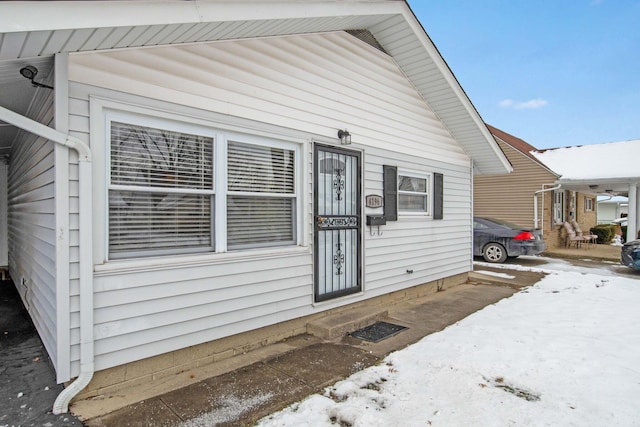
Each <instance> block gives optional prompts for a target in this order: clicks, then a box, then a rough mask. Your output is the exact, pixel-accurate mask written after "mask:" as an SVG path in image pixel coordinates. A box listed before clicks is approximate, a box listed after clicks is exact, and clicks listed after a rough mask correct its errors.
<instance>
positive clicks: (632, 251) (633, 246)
mask: <svg viewBox="0 0 640 427" xmlns="http://www.w3.org/2000/svg"><path fill="white" fill-rule="evenodd" d="M620 263H621V264H623V265H626V266H627V267H631V268H633V269H634V270H638V271H640V240H633V241H631V242H627V243H625V244H624V245H623V246H622V252H621V253H620Z"/></svg>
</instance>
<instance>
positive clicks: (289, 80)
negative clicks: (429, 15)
mask: <svg viewBox="0 0 640 427" xmlns="http://www.w3.org/2000/svg"><path fill="white" fill-rule="evenodd" d="M36 73H37V74H36ZM32 82H33V84H32ZM339 136H340V137H341V138H339ZM0 150H2V153H3V154H4V155H5V156H6V163H7V167H6V168H4V169H0V172H2V171H5V172H6V175H4V176H0V187H2V188H0V195H2V194H3V192H5V193H6V199H7V202H6V207H7V214H6V216H2V215H0V218H2V219H3V220H6V224H5V227H6V228H5V229H4V230H6V231H5V232H4V234H2V236H1V242H0V247H3V248H5V249H6V251H7V254H8V261H7V264H8V268H9V271H10V274H11V277H12V279H13V281H14V283H15V284H16V287H17V288H18V290H19V292H20V294H21V296H22V299H23V301H24V303H25V306H26V307H27V308H28V310H29V313H30V315H31V317H32V319H33V321H34V323H35V325H36V328H37V330H38V332H39V334H40V336H41V338H42V340H43V342H44V344H45V347H46V349H47V351H48V353H49V355H50V356H51V360H52V362H53V364H54V366H55V369H56V372H57V378H58V381H59V382H68V381H71V380H73V379H74V378H76V379H75V380H73V381H71V382H70V384H69V386H68V387H67V388H66V389H65V391H64V392H63V393H62V394H61V395H60V396H59V398H58V400H57V401H56V406H55V408H54V411H56V412H63V411H66V410H67V405H68V404H69V401H70V399H72V398H73V397H74V396H76V395H77V394H78V393H80V392H82V391H83V390H100V389H109V388H113V387H118V386H129V385H131V384H134V383H135V382H136V381H150V378H152V376H153V378H157V377H158V375H160V374H166V375H170V374H171V373H172V372H176V371H177V370H178V369H181V368H184V367H188V366H193V365H194V364H200V363H206V362H211V361H213V360H217V358H219V357H223V356H224V355H225V354H226V355H228V354H231V353H233V351H236V350H237V348H239V347H240V348H248V347H252V346H255V345H259V344H260V343H264V342H266V341H268V340H270V339H276V338H280V339H282V338H286V337H288V336H292V335H295V334H298V333H304V332H305V329H304V325H305V319H309V318H313V317H314V316H316V317H317V316H319V315H322V314H323V313H327V312H329V311H337V310H343V309H346V308H351V307H353V306H356V305H358V304H365V303H372V301H380V302H379V304H382V303H383V302H384V301H389V300H385V299H384V298H386V297H388V296H389V295H390V294H394V293H401V294H409V293H408V290H411V289H419V288H420V287H421V286H427V285H428V284H433V283H438V284H441V283H443V282H444V281H449V282H447V283H451V284H455V283H462V282H463V281H464V280H465V279H466V275H467V272H468V271H470V270H471V269H472V256H471V254H472V226H471V224H472V181H473V175H474V174H495V173H507V172H509V171H510V165H509V163H508V161H507V160H506V158H505V157H504V155H503V154H502V152H501V151H500V149H499V148H498V147H497V145H496V143H495V141H494V139H493V137H492V136H491V134H490V133H489V131H488V130H487V128H486V127H485V125H484V124H483V121H482V119H481V118H480V117H479V115H478V113H477V112H476V110H475V109H474V107H473V105H472V104H471V102H470V101H469V99H468V98H467V96H466V95H465V93H464V92H463V90H462V89H461V87H460V86H459V84H458V83H457V81H456V79H455V77H454V76H453V74H452V72H451V70H450V69H449V68H448V67H447V64H446V63H445V62H444V60H443V59H442V57H441V56H440V55H439V53H438V51H437V50H436V48H435V46H434V45H433V43H432V42H431V40H430V39H429V37H428V36H427V34H426V33H425V31H424V29H423V28H422V26H421V24H420V23H419V22H418V21H417V20H416V17H415V16H414V14H413V13H412V11H411V10H410V8H409V6H408V4H407V3H406V2H404V1H397V0H365V1H363V0H358V1H355V0H354V1H350V0H345V1H329V0H318V1H305V2H301V1H293V0H288V1H287V0H280V1H271V2H264V1H258V0H256V1H219V0H197V1H162V0H156V1H154V0H150V1H145V2H138V1H117V2H102V1H70V2H57V1H46V2H38V1H29V2H2V3H1V4H0ZM368 196H371V197H368ZM379 196H383V197H379ZM0 213H1V211H0ZM367 221H369V222H370V223H371V224H373V225H372V226H367ZM378 224H381V225H378ZM378 227H379V230H378ZM2 230H3V228H2V227H0V231H2ZM378 231H380V232H378ZM1 254H2V252H1V251H0V255H1ZM278 325H286V326H281V327H279V329H278ZM260 328H262V329H260ZM268 328H272V329H268ZM258 329H259V330H260V331H264V334H267V333H269V334H271V335H269V336H268V337H266V335H265V337H264V338H260V339H257V340H254V341H251V340H250V339H247V340H242V339H241V338H238V339H237V340H236V341H235V344H234V345H235V347H233V345H231V344H229V347H224V346H223V345H222V344H219V343H220V342H222V340H224V339H227V340H231V341H233V340H232V339H231V338H229V337H232V338H233V337H238V336H242V334H245V333H249V332H250V331H256V330H258ZM274 331H275V332H274ZM260 333H263V332H260ZM231 341H225V342H226V343H228V342H231ZM211 343H214V344H211ZM238 343H239V344H238ZM225 345H227V344H225ZM242 346H245V347H242ZM167 355H169V356H167ZM146 362H148V363H146Z"/></svg>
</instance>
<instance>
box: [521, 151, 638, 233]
mask: <svg viewBox="0 0 640 427" xmlns="http://www.w3.org/2000/svg"><path fill="white" fill-rule="evenodd" d="M533 154H534V156H536V158H537V159H538V160H540V161H541V162H543V163H544V164H545V165H547V166H548V167H549V168H550V169H553V170H554V171H556V172H558V173H559V174H560V175H561V177H560V178H559V179H558V181H557V184H558V185H560V186H561V187H562V188H565V189H567V190H569V191H575V192H594V193H597V194H608V195H612V194H615V195H618V196H624V197H627V198H628V226H627V236H626V239H627V240H634V239H636V238H637V237H636V236H637V235H638V231H639V230H640V167H638V159H640V139H635V140H631V141H621V142H608V143H604V144H592V145H581V146H575V147H562V148H554V149H550V150H544V151H540V152H535V153H533Z"/></svg>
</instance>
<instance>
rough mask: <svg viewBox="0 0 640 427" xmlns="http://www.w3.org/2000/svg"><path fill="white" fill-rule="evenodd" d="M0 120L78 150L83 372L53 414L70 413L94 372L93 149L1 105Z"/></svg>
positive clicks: (58, 399) (54, 407) (81, 364)
mask: <svg viewBox="0 0 640 427" xmlns="http://www.w3.org/2000/svg"><path fill="white" fill-rule="evenodd" d="M0 120H2V121H4V122H6V123H9V124H12V125H14V126H16V127H18V128H20V129H23V130H25V131H27V132H30V133H32V134H35V135H38V136H40V137H42V138H45V139H47V140H49V141H52V142H54V143H56V144H59V145H62V146H65V147H68V148H70V149H72V150H75V151H76V152H77V153H78V173H79V181H80V185H79V194H78V196H79V212H78V213H79V233H80V259H79V263H80V374H79V375H78V378H76V380H75V381H74V382H72V383H71V384H70V385H69V386H68V387H66V388H65V389H64V390H63V391H62V392H61V393H60V394H59V395H58V397H57V398H56V400H55V402H54V404H53V413H54V414H62V413H66V412H68V410H69V402H71V399H72V398H73V397H75V396H76V395H77V394H78V393H79V392H80V391H82V389H84V388H85V387H86V386H87V385H88V384H89V382H90V381H91V378H93V373H94V364H93V361H94V351H93V344H94V336H93V251H92V247H93V245H92V242H91V239H92V234H93V220H92V216H91V215H92V212H91V209H92V207H91V200H92V197H93V195H92V188H93V186H92V185H91V180H92V159H91V148H89V146H88V145H87V144H86V143H85V142H83V141H81V140H80V139H78V138H76V137H73V136H71V135H67V134H65V133H63V132H60V131H57V130H55V129H53V128H50V127H49V126H45V125H43V124H42V123H39V122H36V121H35V120H32V119H30V118H28V117H25V116H22V115H20V114H17V113H14V112H13V111H11V110H7V109H6V108H4V107H1V106H0Z"/></svg>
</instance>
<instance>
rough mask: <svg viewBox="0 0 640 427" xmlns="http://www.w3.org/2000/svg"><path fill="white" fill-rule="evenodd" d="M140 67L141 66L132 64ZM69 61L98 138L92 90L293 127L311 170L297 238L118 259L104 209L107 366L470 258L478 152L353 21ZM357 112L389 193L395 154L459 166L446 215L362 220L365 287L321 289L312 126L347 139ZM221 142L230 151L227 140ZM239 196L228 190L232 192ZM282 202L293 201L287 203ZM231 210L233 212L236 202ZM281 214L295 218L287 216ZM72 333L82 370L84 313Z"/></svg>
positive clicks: (396, 286)
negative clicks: (367, 223)
mask: <svg viewBox="0 0 640 427" xmlns="http://www.w3.org/2000/svg"><path fill="white" fill-rule="evenodd" d="M133 68H135V69H136V70H137V72H135V73H133V72H132V71H131V70H132V69H133ZM69 74H70V78H71V80H72V81H71V83H70V90H71V97H72V99H71V101H70V110H71V111H70V112H71V117H70V120H71V122H72V123H76V124H77V125H78V129H79V128H82V129H84V135H83V137H84V138H85V139H89V133H90V132H94V131H96V129H99V128H100V121H99V120H97V119H96V118H95V117H92V119H91V120H92V122H91V124H92V126H91V130H90V126H89V120H88V119H87V118H86V116H84V115H85V114H86V113H87V112H88V111H89V105H90V103H91V101H92V100H95V103H94V104H91V105H98V104H100V102H103V104H104V103H105V102H106V101H103V100H113V101H114V102H115V101H117V102H118V103H120V102H122V103H126V104H127V105H131V106H132V109H136V108H138V107H139V106H145V107H147V108H152V109H153V110H154V111H157V112H158V114H159V115H162V116H166V117H168V118H171V119H176V120H177V119H180V120H182V119H184V120H192V121H194V122H197V123H198V124H199V125H201V126H217V125H225V126H226V127H228V128H229V129H231V130H229V132H231V133H233V132H237V133H240V131H241V130H242V131H243V132H248V133H251V134H256V135H262V134H264V135H265V137H267V138H278V137H279V136H281V137H282V138H280V139H282V140H286V141H297V145H298V147H299V150H298V153H297V154H296V155H298V156H300V157H299V159H298V161H297V162H296V165H298V164H299V165H300V168H298V169H296V170H294V171H292V173H294V174H295V176H296V183H298V182H299V183H300V188H296V193H295V194H296V201H295V209H297V210H301V212H296V213H295V214H294V216H295V217H296V218H298V220H297V221H298V224H296V233H297V234H296V235H297V241H298V246H282V247H272V248H252V249H251V250H237V251H236V250H234V251H230V252H228V253H211V254H199V255H184V256H181V257H172V258H166V259H163V258H158V259H154V258H149V259H148V262H147V261H145V262H137V263H136V262H134V261H132V260H116V261H114V262H113V263H105V260H104V258H103V257H102V255H104V251H105V250H104V248H103V247H102V245H101V243H103V242H101V241H99V239H101V237H100V236H104V235H106V233H105V232H104V230H101V227H103V226H102V225H101V224H102V222H100V221H96V225H95V227H96V230H95V231H96V232H95V235H96V236H97V239H98V241H97V242H96V245H94V256H95V258H96V264H97V265H96V278H95V283H94V285H95V307H96V309H95V322H96V325H95V331H96V345H95V349H96V368H97V369H104V368H107V367H112V366H116V365H119V364H122V363H126V362H130V361H134V360H138V359H140V358H143V357H148V356H153V355H157V354H160V353H164V352H167V351H171V350H176V349H179V348H182V347H187V346H191V345H195V344H199V343H203V342H206V341H210V340H213V339H216V338H221V337H225V336H229V335H233V334H236V333H240V332H245V331H248V330H251V329H255V328H259V327H262V326H266V325H270V324H274V323H278V322H283V321H286V320H289V319H293V318H297V317H300V316H304V315H310V314H314V313H318V312H320V311H323V310H327V309H330V308H333V307H338V306H341V305H345V304H348V303H352V302H356V301H358V300H363V299H366V298H369V297H373V296H377V295H381V294H384V293H388V292H393V291H399V290H402V289H405V288H407V287H410V286H415V285H419V284H421V283H425V282H427V281H430V280H437V279H440V278H444V277H448V276H451V275H454V274H458V273H462V272H466V271H469V270H470V269H471V261H470V260H471V189H470V185H471V184H470V183H471V169H470V160H469V158H468V156H467V155H466V154H465V153H464V151H463V150H462V149H461V148H460V146H459V145H458V144H457V143H456V142H455V141H454V140H453V139H452V138H451V136H450V134H449V132H448V131H447V129H446V128H445V127H444V126H443V124H442V123H441V122H440V121H439V119H438V118H437V117H436V115H435V114H434V113H433V112H432V111H431V109H430V108H429V106H428V105H427V104H426V103H425V102H424V100H423V99H422V98H421V97H420V96H419V95H418V94H417V93H416V91H415V89H414V87H413V86H412V85H411V84H410V83H409V82H408V81H407V80H406V77H405V76H404V75H403V73H402V72H401V71H400V70H399V69H398V67H397V65H396V64H395V63H394V61H393V60H392V59H391V58H390V57H388V56H387V55H385V54H384V53H382V52H380V51H378V50H376V49H374V48H372V47H371V46H369V45H366V44H364V43H363V42H361V41H360V40H357V39H355V38H354V37H352V36H350V35H348V34H346V33H328V34H315V35H305V36H295V37H278V38H265V39H249V40H239V41H233V42H221V43H209V44H193V45H185V46H172V47H160V48H149V49H131V50H120V51H114V52H95V53H86V54H85V53H83V54H77V55H73V54H72V55H70V64H69ZM143 76H144V77H143ZM94 97H95V98H94ZM154 98H155V99H154ZM106 103H107V104H108V102H106ZM92 108H93V107H92ZM105 108H106V107H105ZM92 111H93V110H92ZM345 123H346V124H350V123H351V124H354V126H351V125H349V127H348V128H349V131H350V132H351V134H352V141H353V143H352V146H351V147H352V148H353V149H356V150H362V151H363V168H362V172H363V182H364V186H363V195H366V194H381V191H382V165H384V164H394V165H397V166H398V167H399V168H402V169H407V170H414V171H416V172H420V173H424V174H428V173H432V172H440V173H443V174H444V176H445V180H444V182H445V189H444V197H445V200H444V206H445V216H444V217H445V219H444V220H442V221H433V220H430V219H429V218H428V217H426V216H410V217H407V218H400V220H399V221H396V222H393V223H388V224H387V226H385V227H384V229H383V230H382V231H383V235H382V236H370V235H369V233H366V232H365V233H363V235H364V263H365V265H364V278H363V283H364V293H362V294H359V295H355V296H352V297H349V298H345V299H340V300H334V301H330V302H326V303H323V304H321V305H313V304H312V301H313V261H312V259H313V258H312V253H311V247H310V245H309V241H310V239H311V237H310V236H311V232H310V230H311V229H312V224H313V218H312V212H313V207H312V200H313V199H312V188H313V185H312V183H313V181H312V174H311V171H312V170H313V164H312V161H311V159H312V147H313V146H312V144H310V142H309V141H311V140H316V141H321V142H324V143H337V138H336V133H337V129H341V128H344V127H345ZM356 124H357V126H356ZM223 127H224V126H223ZM221 131H222V132H223V133H224V132H227V129H221ZM99 133H100V132H99V131H98V134H97V135H95V134H94V133H91V136H92V138H91V141H92V148H94V149H96V150H98V152H100V150H101V146H100V144H104V141H100V139H101V138H102V139H104V136H100V135H99ZM229 139H230V140H232V141H238V142H243V143H247V144H251V143H253V141H250V140H239V139H237V138H229ZM399 141H400V142H399ZM217 142H218V141H216V143H217ZM94 144H95V145H94ZM283 148H286V147H283ZM222 154H224V158H225V159H226V158H227V157H228V156H227V153H226V152H224V150H222ZM216 155H219V152H218V151H216ZM95 167H96V169H95V170H96V180H97V181H98V184H99V183H100V179H102V180H106V176H107V172H106V171H105V170H103V171H100V165H98V164H97V165H96V166H95ZM216 178H219V177H218V176H216ZM72 179H73V178H72ZM222 179H223V180H224V179H226V177H222ZM284 181H286V179H284ZM222 184H224V186H223V188H224V189H227V188H229V192H230V194H229V195H228V197H236V196H239V195H242V196H246V197H252V198H256V199H257V198H265V199H266V198H274V199H275V200H280V201H283V200H285V199H291V198H292V196H291V194H290V193H289V192H287V191H288V190H286V186H285V187H283V189H279V190H278V191H276V192H273V193H272V192H271V191H274V190H273V189H271V188H270V189H269V190H268V191H266V192H265V191H260V192H253V190H252V191H246V192H245V190H238V192H237V193H234V194H232V193H233V192H234V191H235V190H232V189H231V187H228V185H227V183H226V182H224V183H223V182H220V181H218V180H216V185H222ZM98 187H99V185H98ZM220 190H221V188H220V187H217V188H216V197H217V198H219V199H222V197H221V195H220ZM228 197H227V196H225V197H224V204H225V205H226V204H227V203H228ZM95 200H96V208H99V207H100V204H101V203H102V204H103V205H104V204H106V200H107V197H106V194H105V195H104V199H103V198H101V195H100V189H99V188H98V190H97V194H96V199H95ZM218 201H219V202H222V200H217V201H216V203H217V202H218ZM103 207H104V206H103ZM104 208H105V211H106V207H104ZM232 209H233V208H232ZM228 210H229V208H228V207H227V206H225V211H228ZM364 213H366V211H365V212H363V214H364ZM218 214H219V213H218V212H216V218H217V219H216V220H217V221H218V220H220V218H219V215H218ZM281 215H282V216H283V217H286V216H287V215H289V214H288V212H286V211H281ZM255 219H256V220H261V219H259V218H255ZM225 222H229V223H231V222H232V221H231V220H230V219H228V218H226V217H225ZM279 225H280V226H281V227H282V228H283V229H284V227H285V223H284V222H282V223H281V224H279ZM231 226H232V225H230V224H227V223H225V224H224V227H223V228H220V230H221V231H224V232H225V233H224V239H223V240H225V245H226V244H227V242H226V238H227V236H226V230H227V227H231ZM286 226H287V227H288V223H287V224H286ZM216 231H219V228H218V226H217V228H216ZM216 234H218V233H216ZM216 238H222V236H217V237H216ZM102 239H104V237H102ZM232 246H233V242H229V247H230V248H231V247H232ZM216 249H217V247H216ZM103 264H104V265H103ZM408 268H413V270H414V274H413V275H411V276H408V275H407V274H406V270H407V269H408ZM72 307H73V308H74V309H76V308H77V307H76V306H75V305H72ZM77 321H78V319H77V316H76V315H75V313H74V316H73V317H72V327H74V328H75V327H77ZM72 343H73V351H72V359H73V360H74V362H73V366H72V372H75V373H77V372H78V363H77V357H78V351H77V348H78V347H77V343H78V334H77V331H76V330H75V329H74V330H73V333H72Z"/></svg>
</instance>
